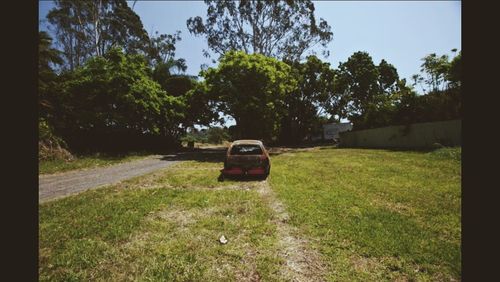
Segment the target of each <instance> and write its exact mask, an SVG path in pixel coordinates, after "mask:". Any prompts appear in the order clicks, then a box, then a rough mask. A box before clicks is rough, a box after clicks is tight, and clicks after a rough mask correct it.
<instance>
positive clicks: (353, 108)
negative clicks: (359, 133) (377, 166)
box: [328, 52, 406, 129]
mask: <svg viewBox="0 0 500 282" xmlns="http://www.w3.org/2000/svg"><path fill="white" fill-rule="evenodd" d="M404 84H406V82H404ZM400 87H402V83H401V81H400V80H399V76H398V73H397V70H396V68H395V67H394V66H393V65H391V64H389V63H387V62H386V61H385V60H382V61H381V62H380V64H379V65H378V66H377V65H375V64H374V63H373V60H372V58H371V56H370V55H369V54H368V53H366V52H355V53H354V54H353V55H352V56H351V57H349V59H348V60H347V62H345V63H340V65H339V69H338V71H337V73H336V76H335V81H334V93H333V95H332V96H331V98H330V102H329V106H328V109H329V111H330V114H331V115H338V116H339V117H343V118H348V119H349V120H350V121H351V122H353V123H354V127H355V128H358V129H359V128H370V127H376V126H382V125H387V124H388V123H390V122H391V112H392V111H393V110H394V106H395V98H396V97H395V96H394V95H393V94H394V93H395V92H397V91H399V90H400Z"/></svg>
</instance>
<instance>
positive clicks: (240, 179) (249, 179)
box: [217, 172, 267, 182]
mask: <svg viewBox="0 0 500 282" xmlns="http://www.w3.org/2000/svg"><path fill="white" fill-rule="evenodd" d="M226 179H228V180H233V181H238V182H254V181H264V180H266V179H267V176H265V177H264V176H260V175H224V174H223V173H222V172H221V173H220V174H219V177H218V178H217V181H219V182H224V181H225V180H226Z"/></svg>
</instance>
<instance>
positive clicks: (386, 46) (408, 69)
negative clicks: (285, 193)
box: [39, 1, 461, 81]
mask: <svg viewBox="0 0 500 282" xmlns="http://www.w3.org/2000/svg"><path fill="white" fill-rule="evenodd" d="M129 3H130V5H131V3H132V2H129ZM314 3H315V7H316V11H315V13H316V17H317V18H320V17H321V18H324V19H325V20H327V22H328V23H329V24H330V26H332V31H333V41H332V42H331V43H330V45H329V48H328V49H329V50H330V56H329V57H328V58H327V59H325V60H326V61H328V62H330V63H332V66H333V67H335V68H336V67H337V66H338V63H339V62H345V61H346V60H347V58H348V57H349V56H350V55H352V54H353V53H354V52H356V51H367V52H368V53H369V54H370V55H371V56H372V57H373V60H374V62H375V63H377V64H378V63H379V62H380V60H381V59H386V60H387V61H388V62H389V63H392V64H393V65H394V66H395V67H396V68H397V70H398V72H399V74H400V76H401V77H403V78H407V79H409V78H410V77H411V75H413V74H415V73H418V71H419V69H420V64H421V61H420V60H421V58H422V57H424V56H425V55H427V54H430V53H437V54H450V55H451V52H450V50H451V49H453V48H457V49H458V50H461V2H460V1H359V2H351V1H315V2H314ZM52 7H53V4H52V2H51V1H40V8H39V18H40V19H44V18H45V16H46V14H47V12H48V11H49V10H50V9H51V8H52ZM134 11H135V12H136V13H137V14H138V15H139V16H140V17H141V19H142V22H143V25H144V28H145V29H146V30H147V31H148V32H150V33H151V32H153V31H156V30H158V31H159V32H160V33H173V32H175V31H176V30H180V31H181V32H182V33H181V36H182V41H181V42H179V43H178V44H177V57H180V58H185V59H186V61H187V65H188V70H187V72H188V73H189V74H193V75H197V74H198V72H199V71H200V65H201V64H203V63H205V64H208V65H210V66H212V65H213V64H212V63H211V60H210V59H208V58H205V57H203V55H202V49H204V48H205V49H207V44H206V41H205V40H204V38H201V37H194V36H192V35H191V34H189V31H188V30H187V28H186V20H187V19H188V18H189V17H192V16H198V15H200V16H205V14H206V5H205V4H204V3H203V2H202V1H138V2H137V3H136V5H135V7H134ZM40 28H42V29H43V26H41V27H40ZM408 81H409V80H408Z"/></svg>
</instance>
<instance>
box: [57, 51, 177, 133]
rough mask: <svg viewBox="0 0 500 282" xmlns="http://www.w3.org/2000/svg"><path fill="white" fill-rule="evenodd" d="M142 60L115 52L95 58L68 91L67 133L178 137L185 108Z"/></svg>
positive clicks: (70, 80)
mask: <svg viewBox="0 0 500 282" xmlns="http://www.w3.org/2000/svg"><path fill="white" fill-rule="evenodd" d="M150 76H151V73H150V69H149V67H148V65H147V61H146V59H145V58H144V56H142V55H126V54H125V53H124V52H123V51H122V50H121V49H116V48H113V49H111V50H109V51H108V52H107V53H106V54H105V55H104V56H102V57H94V58H92V59H90V60H88V61H87V62H86V63H85V65H84V66H83V67H81V68H78V69H77V70H75V71H74V72H73V73H70V74H68V76H67V77H66V79H65V83H64V86H63V89H64V91H63V93H62V97H61V98H62V99H64V100H62V101H61V104H63V105H65V107H66V108H65V110H64V111H63V112H64V116H62V117H59V119H60V120H64V121H65V124H64V125H65V130H66V132H82V131H85V132H101V133H102V132H116V131H120V132H129V133H134V134H143V133H149V134H156V135H161V136H168V135H178V134H180V132H179V130H178V128H179V124H180V123H181V122H182V119H183V113H184V109H185V105H184V103H183V100H182V98H179V97H173V96H170V95H168V94H167V92H165V91H164V90H162V89H161V87H160V85H159V84H157V83H156V82H154V81H153V80H152V79H151V78H150Z"/></svg>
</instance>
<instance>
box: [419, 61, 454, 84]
mask: <svg viewBox="0 0 500 282" xmlns="http://www.w3.org/2000/svg"><path fill="white" fill-rule="evenodd" d="M422 61H424V62H423V63H422V66H421V67H422V68H421V69H420V71H421V72H423V73H425V74H426V75H427V79H426V80H425V83H426V84H427V86H428V87H429V89H430V91H442V90H444V87H445V86H446V74H447V73H448V71H449V68H450V63H449V57H448V55H442V56H439V57H438V56H437V55H436V54H435V53H432V54H429V55H427V56H425V57H424V58H423V59H422Z"/></svg>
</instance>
